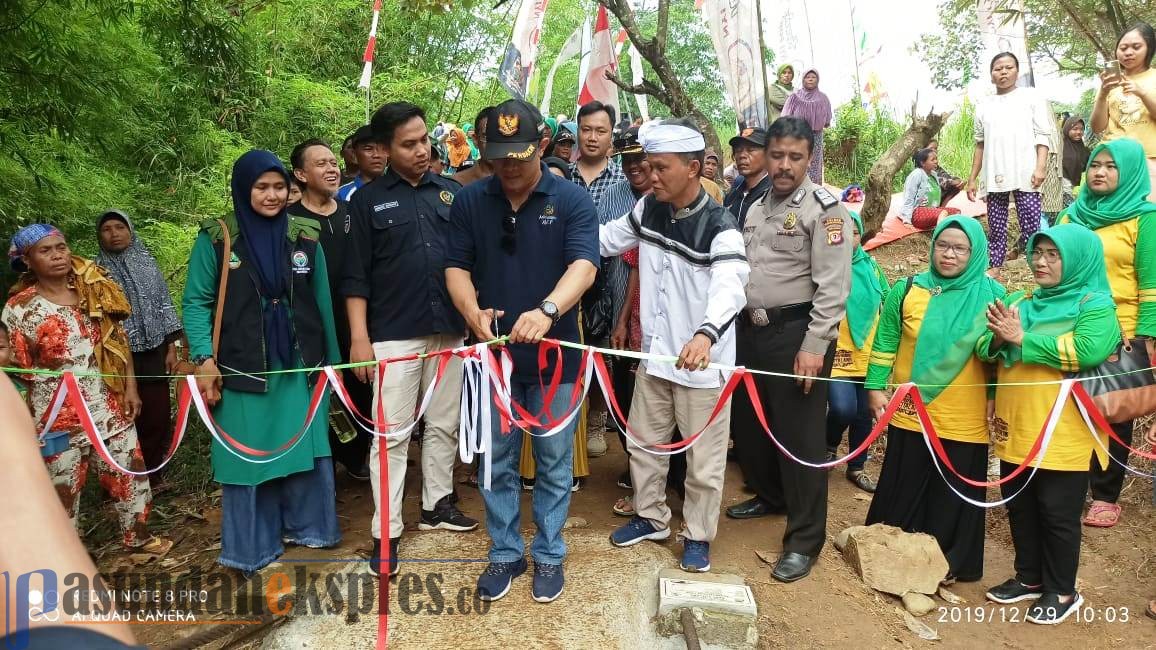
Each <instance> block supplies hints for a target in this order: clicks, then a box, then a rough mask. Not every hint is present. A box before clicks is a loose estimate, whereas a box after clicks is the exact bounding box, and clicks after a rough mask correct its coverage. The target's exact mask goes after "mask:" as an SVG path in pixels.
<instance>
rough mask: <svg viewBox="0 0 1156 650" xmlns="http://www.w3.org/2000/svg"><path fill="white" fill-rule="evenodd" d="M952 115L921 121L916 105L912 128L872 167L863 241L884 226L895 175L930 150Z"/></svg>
mask: <svg viewBox="0 0 1156 650" xmlns="http://www.w3.org/2000/svg"><path fill="white" fill-rule="evenodd" d="M949 115H950V113H928V114H927V116H926V117H921V116H919V115H918V114H917V113H916V112H915V105H914V104H912V106H911V126H909V127H907V131H905V132H904V133H903V135H902V136H900V138H899V139H898V140H897V141H896V142H895V144H893V145H891V147H890V148H889V149H888V150H887V152H886V153H884V154H883V155H882V156H880V157H879V160H876V161H875V164H874V165H871V171H870V172H868V173H867V187H866V188H865V193H866V195H867V197H866V199H865V200H864V201H863V211H862V213H861V216H862V217H863V230H864V231H865V232H864V233H863V234H864V241H866V240H867V238H868V237H869V236H870V235H871V234H874V233H875V232H876V231H877V230H879V228H880V227H881V226H882V225H883V220H884V219H886V218H887V212H888V211H889V210H890V209H891V186H892V183H894V181H895V175H896V174H897V173H899V170H900V169H901V168H902V167H903V165H904V163H906V162H907V161H908V160H911V156H912V155H914V154H915V152H916V151H918V150H920V149H922V148H923V147H926V146H927V143H928V142H931V140H932V138H934V137H935V135H936V134H937V133H939V130H940V129H942V128H943V125H944V123H946V122H947V118H948V116H949Z"/></svg>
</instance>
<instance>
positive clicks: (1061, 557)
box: [976, 224, 1120, 625]
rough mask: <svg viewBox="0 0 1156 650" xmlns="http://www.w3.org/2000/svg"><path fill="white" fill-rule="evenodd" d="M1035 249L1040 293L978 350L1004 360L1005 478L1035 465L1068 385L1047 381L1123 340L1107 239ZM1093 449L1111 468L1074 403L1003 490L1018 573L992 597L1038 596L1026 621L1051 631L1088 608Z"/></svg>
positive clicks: (1000, 393)
mask: <svg viewBox="0 0 1156 650" xmlns="http://www.w3.org/2000/svg"><path fill="white" fill-rule="evenodd" d="M1028 250H1029V251H1031V257H1030V260H1031V268H1032V273H1033V275H1034V276H1035V280H1036V283H1038V284H1039V288H1038V289H1035V290H1033V291H1029V292H1024V291H1020V292H1017V293H1015V294H1012V295H1011V296H1008V297H1007V298H1006V299H1005V301H1004V302H1003V303H998V302H997V303H994V304H992V305H991V307H989V309H988V329H989V331H988V332H987V333H986V334H984V335H983V336H982V337H980V339H979V342H978V343H977V344H976V353H977V354H978V355H979V356H980V358H982V359H985V360H989V361H997V362H999V363H998V368H999V370H998V382H997V385H996V391H995V415H994V417H993V419H992V427H991V428H992V434H991V435H992V444H993V445H994V447H995V454H996V456H998V457H999V459H1000V476H1002V477H1007V476H1008V475H1010V474H1011V473H1012V472H1013V471H1014V470H1015V469H1016V468H1017V467H1019V466H1020V465H1022V464H1024V463H1025V462H1026V461H1027V460H1028V453H1029V452H1030V451H1031V448H1032V446H1033V445H1034V444H1035V441H1036V437H1037V436H1038V435H1039V431H1040V426H1041V424H1043V423H1044V422H1045V421H1047V419H1048V415H1049V413H1050V412H1051V410H1052V405H1053V404H1054V403H1055V401H1056V397H1057V395H1058V394H1059V384H1056V383H1044V382H1055V381H1058V380H1060V379H1062V378H1063V377H1064V373H1067V372H1077V371H1080V370H1087V369H1089V368H1095V367H1096V366H1098V365H1100V364H1101V363H1103V362H1104V360H1105V359H1107V358H1108V356H1109V355H1111V354H1112V353H1113V352H1114V351H1115V349H1116V347H1117V346H1118V345H1119V343H1120V326H1119V324H1118V323H1117V321H1116V304H1115V302H1114V301H1113V300H1112V290H1111V289H1110V288H1109V287H1108V275H1107V272H1106V271H1105V267H1104V248H1103V246H1102V245H1101V243H1100V240H1099V238H1097V237H1096V235H1095V234H1093V233H1092V231H1090V230H1088V229H1087V228H1085V227H1083V226H1080V225H1076V224H1064V225H1059V226H1056V227H1054V228H1051V229H1049V230H1048V231H1047V232H1046V233H1036V234H1035V235H1033V236H1032V238H1031V241H1030V242H1029V243H1028ZM1093 453H1095V454H1096V455H1097V456H1098V460H1099V462H1100V463H1101V464H1105V463H1106V462H1107V460H1108V459H1107V455H1106V453H1105V452H1104V450H1103V448H1102V447H1100V446H1098V445H1095V444H1094V441H1093V438H1092V434H1091V432H1090V431H1089V430H1088V427H1087V425H1086V424H1085V423H1084V420H1083V418H1082V417H1081V416H1080V412H1079V410H1078V409H1077V408H1076V404H1075V402H1074V401H1073V400H1071V399H1070V398H1069V400H1068V403H1067V404H1065V405H1064V407H1063V410H1062V411H1061V412H1060V418H1059V421H1058V422H1057V423H1056V427H1055V429H1054V431H1053V433H1052V438H1051V442H1050V444H1049V445H1048V447H1047V449H1046V450H1045V453H1044V454H1043V456H1042V457H1040V458H1037V459H1035V460H1034V461H1033V462H1032V466H1033V467H1034V468H1035V470H1034V472H1033V470H1025V471H1024V472H1022V473H1021V474H1020V475H1019V476H1017V477H1015V478H1014V479H1012V480H1010V481H1008V482H1007V483H1004V484H1003V485H1002V486H1000V489H1001V490H1002V492H1003V496H1004V498H1005V499H1006V498H1010V499H1011V500H1010V501H1009V502H1008V504H1007V513H1008V523H1009V524H1010V526H1011V533H1012V544H1013V545H1014V546H1015V570H1016V573H1015V577H1013V578H1009V579H1008V580H1006V581H1005V582H1003V583H1002V584H1000V585H998V586H995V587H992V588H991V589H989V590H988V591H987V598H988V600H991V601H994V602H997V603H1004V604H1007V603H1015V602H1020V601H1023V600H1034V601H1035V604H1033V605H1032V606H1031V607H1029V608H1028V613H1027V616H1026V619H1027V620H1028V621H1031V622H1032V623H1039V624H1042V625H1054V624H1056V623H1060V622H1062V621H1063V620H1064V619H1066V618H1067V617H1068V615H1069V614H1071V612H1073V611H1075V610H1076V609H1078V608H1079V607H1080V606H1081V604H1082V603H1083V602H1084V599H1083V597H1082V596H1081V595H1080V594H1079V592H1077V591H1076V570H1077V569H1078V568H1079V565H1080V513H1081V512H1082V511H1083V508H1084V494H1085V493H1087V491H1088V463H1087V459H1088V457H1089V456H1091V455H1092V454H1093ZM1013 495H1014V496H1013Z"/></svg>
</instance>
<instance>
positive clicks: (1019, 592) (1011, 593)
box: [984, 578, 1044, 605]
mask: <svg viewBox="0 0 1156 650" xmlns="http://www.w3.org/2000/svg"><path fill="white" fill-rule="evenodd" d="M984 595H985V596H987V599H988V600H990V601H992V602H995V603H1000V604H1003V605H1010V604H1011V603H1018V602H1020V601H1021V600H1034V599H1036V598H1039V597H1041V596H1043V595H1044V594H1043V592H1042V591H1041V590H1040V585H1036V586H1034V587H1029V586H1027V585H1025V584H1024V583H1022V582H1020V581H1019V579H1018V578H1009V579H1007V580H1005V581H1004V582H1003V583H1002V584H1000V585H997V586H995V587H992V588H991V589H988V590H987V593H986V594H984Z"/></svg>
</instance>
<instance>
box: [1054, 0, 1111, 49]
mask: <svg viewBox="0 0 1156 650" xmlns="http://www.w3.org/2000/svg"><path fill="white" fill-rule="evenodd" d="M1059 5H1060V6H1061V7H1062V8H1063V9H1064V13H1066V14H1068V18H1070V19H1071V20H1072V23H1073V24H1074V25H1075V26H1076V28H1077V29H1078V30H1079V31H1080V33H1081V34H1083V35H1084V38H1086V39H1088V42H1089V43H1091V44H1092V47H1095V48H1096V49H1097V50H1099V52H1100V54H1103V55H1104V56H1105V57H1106V58H1109V59H1111V58H1114V57H1113V55H1112V54H1110V53H1109V52H1108V50H1107V49H1105V48H1104V44H1103V43H1102V42H1101V41H1100V37H1099V36H1096V33H1095V32H1094V31H1092V30H1091V29H1089V28H1088V26H1087V25H1085V24H1084V23H1083V22H1082V21H1081V20H1080V17H1079V16H1078V15H1077V14H1076V11H1075V9H1074V8H1073V7H1072V3H1071V2H1068V0H1059Z"/></svg>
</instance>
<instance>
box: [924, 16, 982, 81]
mask: <svg viewBox="0 0 1156 650" xmlns="http://www.w3.org/2000/svg"><path fill="white" fill-rule="evenodd" d="M978 34H979V22H978V19H977V17H976V13H975V9H974V8H972V9H971V10H970V11H964V12H961V13H960V14H958V15H957V14H956V13H955V12H954V11H952V7H951V2H943V3H941V4H940V6H939V31H937V32H935V33H933V34H924V35H923V37H922V38H921V39H920V40H919V42H918V43H916V44H915V45H912V46H911V49H912V51H913V52H915V53H916V54H917V55H918V56H919V58H920V59H922V60H923V62H924V63H926V64H927V67H928V68H930V69H931V83H932V84H934V85H935V87H936V88H940V89H942V90H955V89H957V88H963V87H965V86H967V84H969V83H971V81H972V80H974V79H977V78H978V76H979V73H980V61H979V59H980V56H981V55H982V54H983V51H982V50H983V46H982V42H981V41H980V40H979V38H978Z"/></svg>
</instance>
